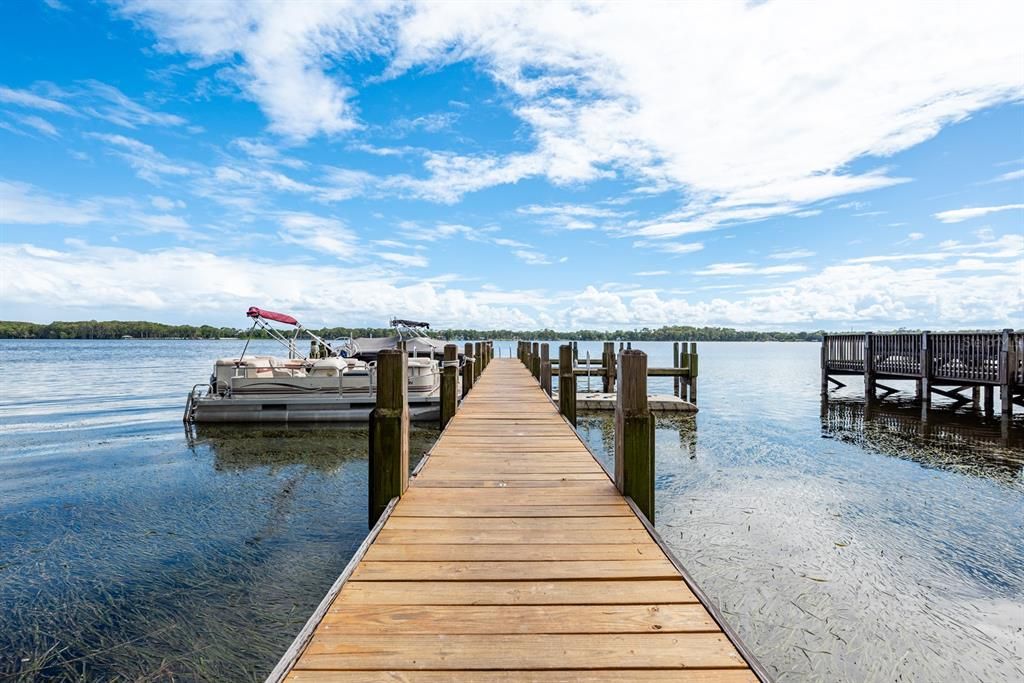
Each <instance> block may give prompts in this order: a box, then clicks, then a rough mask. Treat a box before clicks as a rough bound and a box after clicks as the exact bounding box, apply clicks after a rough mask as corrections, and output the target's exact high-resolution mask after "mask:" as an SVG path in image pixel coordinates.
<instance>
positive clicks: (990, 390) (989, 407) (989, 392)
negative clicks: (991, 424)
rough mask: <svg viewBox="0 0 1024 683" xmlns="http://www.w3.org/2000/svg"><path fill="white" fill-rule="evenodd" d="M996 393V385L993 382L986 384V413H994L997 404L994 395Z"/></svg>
mask: <svg viewBox="0 0 1024 683" xmlns="http://www.w3.org/2000/svg"><path fill="white" fill-rule="evenodd" d="M994 394H995V387H994V386H992V385H991V384H989V385H986V386H985V414H986V415H992V411H993V409H994V406H995V401H994V400H993V396H994Z"/></svg>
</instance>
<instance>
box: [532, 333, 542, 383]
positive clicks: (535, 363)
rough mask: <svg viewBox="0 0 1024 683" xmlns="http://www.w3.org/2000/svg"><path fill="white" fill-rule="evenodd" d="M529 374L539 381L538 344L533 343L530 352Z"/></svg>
mask: <svg viewBox="0 0 1024 683" xmlns="http://www.w3.org/2000/svg"><path fill="white" fill-rule="evenodd" d="M530 372H531V373H533V378H534V379H535V380H537V381H538V382H539V381H540V343H539V342H533V347H532V351H531V352H530Z"/></svg>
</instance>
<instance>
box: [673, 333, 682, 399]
mask: <svg viewBox="0 0 1024 683" xmlns="http://www.w3.org/2000/svg"><path fill="white" fill-rule="evenodd" d="M672 367H673V368H676V369H677V370H678V369H679V368H680V367H682V366H681V365H679V342H672ZM679 385H680V380H679V375H676V376H675V377H673V378H672V393H673V394H674V395H676V396H678V395H679Z"/></svg>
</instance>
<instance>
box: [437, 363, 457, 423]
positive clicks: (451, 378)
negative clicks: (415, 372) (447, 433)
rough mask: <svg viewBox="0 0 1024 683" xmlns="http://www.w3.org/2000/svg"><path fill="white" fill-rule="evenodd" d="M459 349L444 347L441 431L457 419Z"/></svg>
mask: <svg viewBox="0 0 1024 683" xmlns="http://www.w3.org/2000/svg"><path fill="white" fill-rule="evenodd" d="M458 362H459V347H457V346H455V344H445V345H444V364H443V365H442V366H441V429H444V428H445V427H447V426H448V423H449V422H450V421H451V419H452V418H453V417H455V408H456V406H457V405H458V399H457V397H456V386H457V385H458V383H459V382H458V371H459V368H458Z"/></svg>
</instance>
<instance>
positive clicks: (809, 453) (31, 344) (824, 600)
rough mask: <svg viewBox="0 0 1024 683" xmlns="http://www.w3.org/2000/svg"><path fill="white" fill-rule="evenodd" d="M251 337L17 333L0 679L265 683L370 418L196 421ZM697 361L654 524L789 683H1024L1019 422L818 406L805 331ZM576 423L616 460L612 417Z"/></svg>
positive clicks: (336, 540) (856, 403) (1023, 441)
mask: <svg viewBox="0 0 1024 683" xmlns="http://www.w3.org/2000/svg"><path fill="white" fill-rule="evenodd" d="M634 347H635V348H642V349H644V350H645V351H647V352H648V353H649V354H650V355H651V361H650V364H651V365H653V366H664V365H670V364H671V363H670V357H671V345H669V344H654V343H645V344H634ZM239 348H240V343H239V342H237V341H209V342H206V341H138V340H136V341H96V342H89V341H23V342H19V341H0V365H2V369H3V371H4V374H5V376H6V377H7V378H8V380H7V382H6V383H5V384H4V387H3V391H2V394H0V679H3V678H5V677H11V678H13V679H15V680H17V679H26V680H28V679H37V678H51V679H53V678H82V679H102V680H112V679H124V680H160V679H170V678H175V679H176V680H217V681H224V680H259V679H262V677H263V676H265V675H266V673H267V672H268V671H269V669H270V668H271V667H272V666H273V665H274V663H275V662H276V661H277V659H278V657H279V656H280V654H281V653H282V652H283V651H284V649H285V648H286V647H287V645H288V644H289V643H290V642H291V640H292V638H293V637H294V636H295V634H296V632H297V631H298V629H299V628H301V626H302V624H303V623H304V622H305V620H306V618H307V617H308V616H309V614H310V613H311V612H312V610H313V609H314V607H315V606H316V604H317V603H318V602H319V600H320V599H321V597H322V596H323V594H324V593H325V592H326V590H327V588H328V587H329V586H330V584H331V583H332V582H333V581H334V579H335V578H336V577H337V575H338V574H339V573H340V571H341V570H342V568H343V567H344V566H345V563H346V562H347V561H348V559H349V557H350V556H351V554H352V552H354V550H355V548H356V547H357V546H358V545H359V543H360V541H361V540H362V539H363V537H364V535H365V533H366V476H367V472H366V445H367V434H366V430H365V428H351V427H349V428H336V429H332V428H318V429H296V428H288V429H286V428H269V427H220V428H203V429H199V430H197V431H195V432H189V431H186V430H185V429H184V428H183V427H182V423H181V412H182V409H183V406H184V398H185V394H186V393H187V391H188V390H189V389H190V388H191V386H192V385H193V384H194V383H196V382H203V381H205V379H206V377H207V376H208V375H209V372H210V367H211V364H212V360H213V359H214V358H216V357H221V356H230V355H235V354H237V352H238V350H239ZM499 348H502V349H503V352H504V353H505V354H506V355H507V354H508V352H509V350H510V345H509V344H507V343H506V344H499ZM580 348H581V353H585V352H586V350H587V349H590V350H591V351H592V353H593V354H594V355H595V356H599V355H600V344H581V345H580ZM256 350H265V351H268V352H269V351H274V347H273V346H272V345H271V343H270V342H260V343H258V344H257V349H256ZM700 353H701V361H700V368H701V376H700V392H699V405H700V407H701V411H700V412H699V413H698V414H697V415H696V416H667V417H663V418H660V419H659V422H658V431H657V456H658V459H657V486H658V494H657V496H658V497H657V527H658V529H659V531H660V532H661V534H662V535H663V537H664V538H665V540H666V541H667V542H668V543H669V544H670V545H671V546H672V548H673V549H674V551H675V552H676V554H677V555H678V556H679V557H680V558H681V559H682V561H683V563H684V564H685V565H686V566H687V568H688V569H689V570H690V572H691V573H692V574H693V575H694V577H695V578H696V579H697V581H698V582H699V583H700V584H701V586H702V587H703V588H704V590H705V591H706V592H707V593H708V594H709V595H710V596H711V597H712V599H713V600H715V602H716V603H717V604H718V605H719V606H720V607H721V609H722V611H723V612H724V613H725V615H726V616H727V618H728V619H729V620H730V622H731V623H732V624H733V626H734V627H735V628H736V630H737V631H738V632H739V633H740V635H741V636H742V637H743V638H744V639H745V640H746V642H747V643H748V645H749V646H750V647H751V649H752V650H753V651H754V652H755V653H756V654H757V655H758V657H759V658H760V659H761V660H762V662H763V663H764V664H765V665H766V666H767V667H768V668H769V670H771V671H772V672H773V673H774V675H775V676H776V677H777V679H778V680H780V681H820V680H853V681H892V680H927V681H930V680H950V681H952V680H956V681H973V680H977V681H1016V680H1021V678H1022V677H1024V665H1022V664H1021V662H1022V660H1024V542H1022V540H1021V539H1022V538H1024V436H1022V432H1024V425H1022V422H1021V417H1020V416H1018V417H1017V418H1016V421H1015V422H1013V423H1011V424H1000V422H999V421H998V419H985V418H980V417H978V416H975V415H968V414H966V413H968V412H969V411H966V410H963V409H961V410H959V411H957V410H952V409H949V408H943V407H941V406H940V407H938V408H937V409H935V410H933V411H932V412H931V414H930V416H929V419H928V421H927V422H926V423H922V422H921V420H920V409H919V408H917V407H916V406H913V405H910V402H909V400H908V397H909V394H907V395H903V396H902V399H900V398H899V397H897V399H896V400H893V399H890V400H889V401H887V402H885V403H883V404H872V406H871V407H870V408H869V409H868V410H865V406H864V403H863V401H862V400H860V397H861V392H860V391H859V390H854V388H851V389H847V390H843V391H844V392H845V393H838V394H834V396H833V399H832V400H831V401H830V402H829V403H828V404H825V405H823V404H822V402H821V401H820V399H819V396H818V393H819V375H818V346H817V345H815V344H745V343H731V344H725V343H718V344H716V343H705V344H701V345H700ZM585 381H586V380H585V379H584V380H581V387H582V386H585ZM594 386H595V387H596V386H597V382H596V380H595V384H594ZM857 389H859V387H858V388H857ZM651 390H652V391H659V392H665V393H668V392H670V391H671V380H662V379H657V380H655V379H652V380H651ZM580 432H581V434H582V435H583V437H584V439H585V440H586V441H587V443H588V444H589V445H590V446H591V448H592V449H593V450H594V451H595V452H596V453H597V454H598V456H599V458H601V459H602V460H603V461H604V463H605V465H606V466H610V457H611V456H610V453H611V450H612V443H613V433H612V426H611V419H610V417H608V416H607V415H598V414H593V415H586V416H583V417H582V418H581V420H580ZM436 436H437V431H436V429H432V428H428V427H423V426H419V427H416V428H415V429H414V432H413V444H412V452H413V458H412V460H413V461H414V462H415V461H417V460H418V459H419V455H420V454H421V453H423V452H424V451H426V450H427V449H428V448H429V447H430V445H431V444H432V442H433V441H434V439H436Z"/></svg>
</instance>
